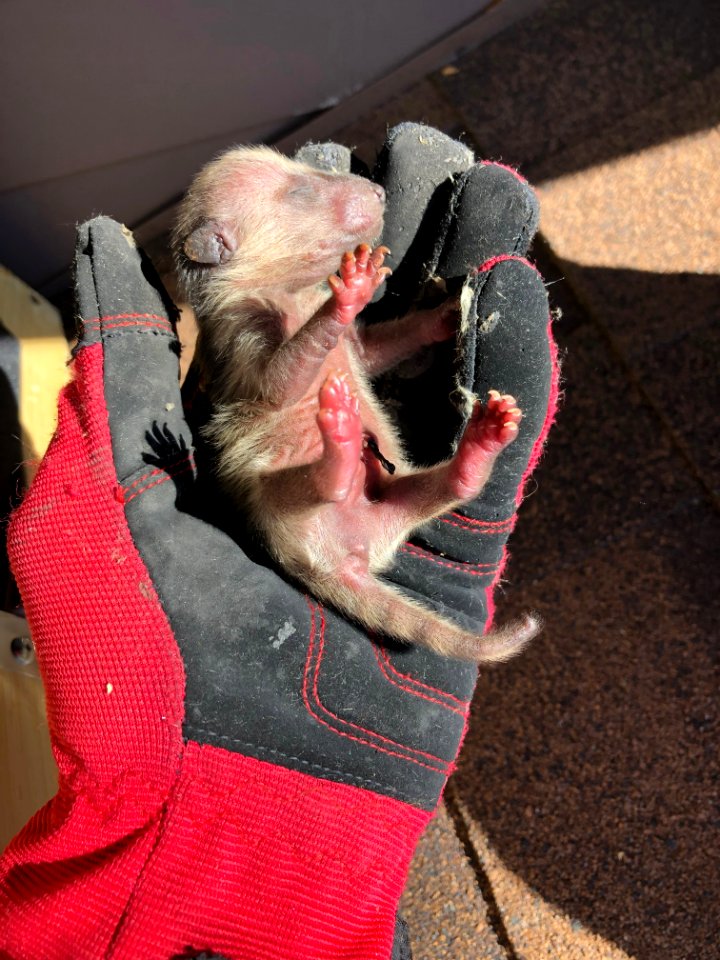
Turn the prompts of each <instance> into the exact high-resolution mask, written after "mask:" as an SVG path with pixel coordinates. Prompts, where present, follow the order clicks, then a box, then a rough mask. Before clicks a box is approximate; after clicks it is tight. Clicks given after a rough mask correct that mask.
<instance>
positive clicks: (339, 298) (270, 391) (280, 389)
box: [264, 243, 391, 406]
mask: <svg viewBox="0 0 720 960" xmlns="http://www.w3.org/2000/svg"><path fill="white" fill-rule="evenodd" d="M386 253H387V247H376V248H375V249H374V250H372V249H371V248H370V247H369V246H368V244H366V243H363V244H360V246H359V247H357V249H356V250H355V251H354V252H352V251H348V252H347V253H345V254H343V258H342V261H341V263H340V270H339V274H340V275H339V276H337V275H335V274H333V275H332V276H331V277H328V284H329V285H330V288H331V290H332V296H331V297H330V299H329V300H328V301H327V303H325V304H323V306H322V307H321V308H320V309H319V310H318V311H317V313H316V314H314V316H312V317H310V319H309V320H308V321H307V322H306V323H305V324H303V325H302V326H301V327H300V329H299V330H298V331H297V333H295V334H294V336H292V337H291V338H290V339H289V340H287V341H286V342H285V343H283V344H282V345H281V346H280V347H279V349H278V350H277V352H276V353H275V355H274V356H273V358H272V359H271V361H270V363H269V364H268V367H267V371H266V374H265V382H266V388H265V390H264V399H265V400H267V401H268V402H270V403H272V404H274V405H276V406H281V405H286V404H290V403H295V402H296V401H297V400H300V399H301V398H302V397H304V396H305V394H306V393H307V391H308V390H309V389H310V387H311V386H312V384H313V381H314V380H315V379H316V377H317V376H318V374H319V372H320V369H321V367H322V365H323V363H324V362H325V360H326V359H327V357H328V355H329V354H330V353H331V352H332V351H333V350H334V349H335V348H336V347H337V346H338V343H339V342H340V339H341V337H342V336H343V334H344V333H345V332H346V331H347V329H348V327H349V326H350V325H351V324H352V323H353V321H354V320H355V318H356V317H357V315H358V313H360V311H361V310H362V309H363V308H364V307H365V306H367V304H368V303H369V302H370V300H371V298H372V295H373V294H374V292H375V290H377V288H378V287H379V286H380V284H381V283H382V282H383V281H384V280H385V278H386V277H387V276H388V274H389V273H390V272H391V271H390V269H389V267H383V265H382V264H383V261H384V259H385V254H386Z"/></svg>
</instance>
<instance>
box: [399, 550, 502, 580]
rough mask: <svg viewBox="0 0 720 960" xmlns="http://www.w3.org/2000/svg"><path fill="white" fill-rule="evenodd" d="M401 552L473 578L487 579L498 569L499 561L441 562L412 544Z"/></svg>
mask: <svg viewBox="0 0 720 960" xmlns="http://www.w3.org/2000/svg"><path fill="white" fill-rule="evenodd" d="M400 552H401V553H407V554H408V555H409V556H411V557H417V558H418V559H419V560H429V561H430V562H431V563H435V564H437V565H438V566H440V567H448V569H450V570H459V571H460V572H461V573H467V574H468V575H469V576H471V577H487V576H488V574H490V573H492V572H493V571H494V570H495V568H496V567H497V561H496V562H495V563H462V562H460V561H458V562H457V563H454V562H452V561H450V560H441V559H440V558H439V557H436V556H435V555H434V554H432V553H428V552H427V551H425V550H421V549H420V548H419V547H416V546H415V545H414V544H410V543H405V544H403V546H402V547H400Z"/></svg>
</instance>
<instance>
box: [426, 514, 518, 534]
mask: <svg viewBox="0 0 720 960" xmlns="http://www.w3.org/2000/svg"><path fill="white" fill-rule="evenodd" d="M451 516H453V517H455V518H456V520H450V519H448V517H438V519H439V520H441V521H442V522H443V523H449V524H450V526H451V527H459V528H460V529H461V530H466V531H467V532H468V533H509V532H510V531H511V530H512V529H513V527H514V526H515V521H516V520H517V515H516V514H513V515H512V517H509V518H508V519H507V520H474V519H473V518H472V517H464V516H463V515H462V514H460V513H453V514H451ZM457 521H459V522H457ZM475 527H477V528H478V529H477V530H476V529H473V528H475Z"/></svg>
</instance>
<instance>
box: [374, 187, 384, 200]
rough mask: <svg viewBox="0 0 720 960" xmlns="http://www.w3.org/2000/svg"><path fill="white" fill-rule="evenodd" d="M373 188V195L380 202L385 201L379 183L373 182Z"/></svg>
mask: <svg viewBox="0 0 720 960" xmlns="http://www.w3.org/2000/svg"><path fill="white" fill-rule="evenodd" d="M373 190H374V191H375V196H376V197H377V198H378V200H379V201H380V203H385V191H384V190H383V188H382V187H381V186H380V184H379V183H374V184H373Z"/></svg>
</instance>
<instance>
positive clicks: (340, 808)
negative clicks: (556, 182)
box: [0, 125, 557, 960]
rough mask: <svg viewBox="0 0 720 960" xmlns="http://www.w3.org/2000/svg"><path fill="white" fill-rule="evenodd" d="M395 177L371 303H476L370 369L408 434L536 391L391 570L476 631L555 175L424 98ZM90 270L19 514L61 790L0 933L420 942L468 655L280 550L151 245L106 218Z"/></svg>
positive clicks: (396, 948)
mask: <svg viewBox="0 0 720 960" xmlns="http://www.w3.org/2000/svg"><path fill="white" fill-rule="evenodd" d="M312 149H314V150H315V151H316V153H318V154H319V155H321V156H320V160H322V156H326V157H327V156H330V155H337V156H344V154H343V151H341V150H338V149H337V148H335V147H332V146H330V145H325V146H323V147H321V148H318V147H317V146H316V147H314V148H312ZM323 151H324V153H323ZM448 157H450V158H451V159H450V160H448ZM453 158H455V159H453ZM343 162H344V161H343ZM377 175H378V177H379V178H380V179H381V180H382V181H383V183H384V185H385V187H386V190H387V194H388V209H387V216H386V224H387V226H386V231H387V234H388V236H387V240H388V246H390V247H391V249H392V251H393V254H392V255H393V257H394V258H395V259H394V260H393V262H392V264H391V265H393V266H394V267H395V268H396V274H395V276H394V278H391V281H389V283H388V289H387V291H386V293H385V296H384V297H383V298H382V300H380V301H378V303H377V304H375V305H373V306H372V307H371V309H370V310H369V311H368V313H369V316H368V318H367V322H369V323H370V322H382V320H383V315H382V313H381V312H380V311H381V308H384V305H385V306H387V307H389V308H393V307H395V306H399V307H401V308H402V309H405V306H406V301H407V302H408V303H409V301H410V300H412V299H413V298H416V294H417V291H418V290H420V289H421V288H428V289H430V291H431V292H432V289H433V285H434V286H435V287H437V286H438V284H439V285H440V286H442V284H443V282H445V281H447V287H448V295H451V296H457V297H458V298H460V301H461V302H462V317H463V319H462V322H461V324H460V327H459V331H458V334H457V338H456V342H455V343H454V344H450V345H445V346H441V347H440V349H439V351H438V357H437V365H436V364H435V363H434V358H433V356H428V357H425V358H424V359H421V361H420V367H419V368H418V369H416V370H415V372H414V373H413V371H412V370H407V369H406V370H405V371H404V372H403V371H402V370H400V371H399V372H398V375H397V376H396V378H395V380H394V381H393V380H392V379H390V378H388V379H387V382H384V383H379V384H378V389H379V391H380V392H381V393H382V395H383V396H384V397H385V398H386V402H387V403H388V405H389V406H390V407H391V409H393V408H394V409H395V410H396V411H398V412H399V415H400V416H401V417H402V422H403V426H404V429H405V434H406V439H407V442H408V445H409V447H410V449H411V451H412V452H413V455H415V456H417V457H419V458H425V459H426V460H428V459H432V457H437V456H444V455H447V453H448V452H449V451H450V450H451V449H452V444H453V442H454V441H455V439H456V438H457V436H458V434H459V432H460V430H461V427H462V423H463V420H464V418H465V417H466V415H467V409H468V405H467V396H468V395H470V394H473V393H477V394H478V395H479V396H481V397H483V396H485V395H486V393H487V390H489V389H490V388H494V389H497V390H500V391H501V392H503V393H512V394H513V395H514V396H515V397H516V398H517V399H518V403H519V405H520V406H521V407H522V409H523V421H522V423H521V426H520V434H519V436H518V437H517V439H516V440H515V441H514V442H513V443H512V444H511V445H510V446H509V447H508V448H507V449H506V450H505V451H503V453H502V454H501V455H500V457H499V460H498V463H497V465H496V467H495V471H494V474H493V478H492V479H491V481H490V482H489V484H488V485H487V486H486V488H485V490H484V491H483V494H482V496H481V497H480V499H479V500H478V501H476V502H474V503H472V504H468V505H466V506H464V507H462V508H460V509H459V510H458V511H455V512H454V513H452V514H450V515H448V516H445V517H442V518H440V519H438V520H437V521H432V522H431V523H429V524H426V525H425V526H424V527H423V528H422V529H421V530H420V531H419V532H418V536H417V537H413V539H412V542H410V543H408V544H407V545H405V546H404V547H403V548H402V549H401V551H400V553H399V556H398V560H397V564H396V566H395V567H394V569H393V570H392V571H391V572H390V574H389V576H390V577H391V579H394V580H395V581H396V582H397V583H399V584H401V585H402V586H403V588H404V589H406V590H407V591H408V592H410V593H411V594H412V595H413V596H416V597H418V598H421V599H422V600H423V602H426V603H428V604H430V605H431V606H434V607H435V608H436V609H439V610H441V611H442V612H443V613H445V614H446V615H449V616H455V617H457V618H458V619H459V620H461V621H463V622H467V623H469V624H472V625H473V628H474V629H475V630H478V631H481V630H482V627H483V624H484V623H485V622H486V621H487V620H488V619H489V618H490V617H491V615H492V588H493V585H494V583H495V582H496V581H497V578H498V576H499V575H500V571H501V569H502V564H503V559H504V543H505V540H506V538H507V535H508V533H509V531H510V529H511V528H512V526H513V524H514V517H515V510H516V508H517V506H518V504H519V502H520V499H521V493H522V487H523V484H524V482H525V480H526V478H527V475H528V472H529V469H530V468H531V467H532V466H533V465H534V463H535V462H536V460H537V458H538V456H539V452H540V450H541V447H542V444H543V442H544V439H545V435H546V432H547V428H548V426H549V423H550V419H551V416H552V409H553V407H554V397H555V395H556V389H557V388H556V379H557V378H556V364H555V360H554V348H553V346H552V341H551V338H550V334H549V317H548V304H547V298H546V294H545V288H544V285H543V283H542V280H541V278H540V277H539V275H538V273H537V272H536V271H535V269H534V268H533V267H532V266H531V265H530V264H529V263H528V262H527V261H525V260H524V259H523V255H524V253H525V250H526V248H527V245H528V243H529V241H530V239H531V235H532V232H533V230H534V227H535V223H536V205H535V200H534V198H533V195H532V193H531V191H530V190H529V188H528V187H527V185H526V184H525V183H524V182H523V181H522V180H521V179H520V178H519V177H518V176H517V175H516V174H515V173H514V172H512V171H508V170H506V169H504V168H501V167H498V166H494V165H482V164H479V165H478V164H475V163H474V160H473V158H472V156H471V155H470V153H469V151H467V150H466V148H464V147H462V146H460V145H459V144H457V143H455V142H454V141H451V140H449V139H448V138H446V137H444V136H442V135H441V134H439V133H437V132H436V131H433V130H429V129H428V128H425V127H417V126H416V125H402V126H401V127H399V128H396V129H395V130H394V131H391V133H390V135H389V138H388V142H387V144H386V146H385V148H384V151H383V154H382V157H381V163H380V166H379V168H378V171H377ZM409 201H412V202H409ZM403 238H405V239H406V241H407V242H405V243H403V242H402V241H403ZM403 247H404V249H403ZM76 272H77V306H78V315H79V318H80V321H81V329H80V336H79V341H78V345H77V348H76V350H75V351H74V359H73V361H72V368H71V374H72V377H71V380H70V382H69V384H68V385H67V386H66V388H65V389H64V390H63V392H62V393H61V396H60V399H59V410H58V426H57V431H56V433H55V436H54V439H53V441H52V443H51V445H50V448H49V449H48V452H47V454H46V456H45V459H44V461H43V463H42V464H41V466H40V469H39V471H38V474H37V477H36V479H35V482H34V484H33V486H32V488H31V489H30V491H29V492H28V494H27V495H26V497H25V499H24V501H23V503H22V504H21V506H20V507H19V509H18V510H17V511H16V513H15V515H14V516H13V518H12V522H11V526H10V531H9V544H10V555H11V561H12V565H13V569H14V572H15V575H16V578H17V582H18V585H19V588H20V591H21V595H22V598H23V603H24V607H25V610H26V613H27V617H28V621H29V625H30V628H31V633H32V637H33V641H34V643H35V647H36V653H37V659H38V663H39V666H40V670H41V673H42V677H43V681H44V684H45V691H46V698H47V713H48V722H49V727H50V733H51V738H52V744H53V750H54V755H55V758H56V761H57V765H58V770H59V788H58V792H57V795H56V796H55V797H54V798H53V799H52V800H51V801H50V802H49V803H48V804H47V805H46V806H45V807H43V808H42V809H41V810H40V811H39V812H38V813H37V814H36V815H35V816H34V817H33V818H32V819H31V820H30V822H29V823H28V824H27V826H26V827H25V828H24V830H23V831H22V832H21V833H20V834H19V835H18V836H17V837H16V838H15V840H14V841H13V842H12V843H11V844H10V846H9V847H8V849H7V851H6V852H5V854H4V856H3V857H2V859H1V860H0V957H2V958H11V960H70V958H72V960H77V958H81V957H82V958H88V960H94V958H104V960H110V958H112V960H170V958H177V957H183V958H187V957H201V956H202V957H204V958H210V957H213V958H228V960H278V958H283V960H341V958H342V960H351V958H352V960H371V958H373V960H388V958H389V957H390V956H391V954H392V955H393V957H395V958H398V960H399V958H401V957H409V953H408V949H407V944H406V940H405V936H404V934H403V933H402V928H401V926H400V925H397V921H396V913H397V905H398V901H399V898H400V895H401V892H402V889H403V885H404V883H405V878H406V875H407V871H408V867H409V864H410V860H411V857H412V854H413V850H414V848H415V845H416V843H417V841H418V838H419V837H420V835H421V833H422V831H423V829H424V827H425V826H426V824H427V823H428V821H429V819H430V818H431V817H432V815H433V811H434V810H435V808H436V806H437V804H438V801H439V798H440V796H441V793H442V790H443V786H444V784H445V782H446V780H447V777H448V776H449V775H450V773H451V772H452V770H453V768H454V763H455V758H456V755H457V751H458V749H459V745H460V742H461V740H462V736H463V733H464V730H465V725H466V722H467V714H468V707H469V701H470V698H471V696H472V692H473V688H474V684H475V680H476V669H475V668H474V667H473V666H472V665H470V664H467V663H459V662H456V661H450V660H446V659H442V658H440V657H437V656H435V655H434V654H432V653H430V652H428V651H427V650H420V649H413V648H409V647H403V646H400V645H398V644H396V643H393V642H392V641H390V640H386V639H385V638H382V637H370V636H368V635H367V634H366V633H365V632H363V631H362V630H361V629H359V628H357V627H356V626H353V625H352V624H350V623H348V622H346V621H345V620H343V619H342V618H341V617H340V616H338V615H336V614H335V613H334V612H333V611H332V610H331V609H327V608H325V607H324V606H323V605H322V604H320V603H318V602H317V601H316V600H315V599H313V597H311V596H307V595H305V594H304V593H303V592H302V590H300V589H298V588H297V587H296V586H295V585H293V584H292V583H289V582H288V581H287V580H286V579H285V578H284V577H283V576H282V575H281V574H280V573H278V572H277V571H276V570H274V569H272V568H271V566H269V565H268V562H267V560H266V559H265V557H264V556H263V554H262V552H261V550H260V549H259V548H258V546H257V545H255V544H253V542H252V540H251V539H248V537H247V534H246V532H245V531H244V529H243V523H242V518H241V517H237V516H235V515H234V513H233V511H232V510H231V508H230V507H229V506H228V505H227V504H226V503H225V501H224V500H223V498H222V496H221V495H220V494H219V492H218V491H217V489H215V488H214V486H213V483H212V476H211V473H210V470H209V468H208V465H207V462H206V459H205V456H204V453H203V447H202V443H200V442H199V441H198V435H197V433H196V432H195V431H194V430H193V429H191V427H190V426H189V424H188V421H187V419H186V417H185V414H184V410H183V405H182V402H181V397H180V391H179V386H178V352H179V351H178V341H177V338H176V334H175V329H174V319H175V310H174V307H173V305H172V304H171V303H170V302H169V300H168V299H167V295H166V294H165V291H164V290H163V288H162V285H161V284H160V282H159V280H158V278H157V276H156V274H155V272H154V270H153V268H152V266H151V264H150V263H149V261H148V260H147V258H146V257H145V256H144V254H143V253H142V252H141V251H140V250H139V249H138V248H137V246H136V245H135V242H134V240H133V238H132V236H131V234H130V233H129V232H128V231H127V230H126V229H125V228H124V227H122V226H121V225H119V224H118V223H115V222H114V221H112V220H110V219H107V218H98V219H95V220H92V221H90V222H89V223H87V224H85V225H83V226H82V227H81V228H80V230H79V233H78V247H77V260H76ZM468 273H470V274H471V276H470V277H469V279H468V277H467V275H468ZM413 291H415V292H414V293H413ZM426 292H427V291H426ZM435 292H436V293H437V290H436V291H435ZM385 300H387V301H388V302H387V304H385ZM390 312H392V309H391V311H390ZM373 314H374V315H373ZM423 363H424V364H425V367H424V368H423ZM419 396H420V397H421V400H419V399H418V397H419ZM448 398H450V399H448ZM196 414H197V411H195V415H196ZM423 439H424V440H425V441H426V448H425V449H423V442H422V441H423ZM396 930H397V933H396Z"/></svg>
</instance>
